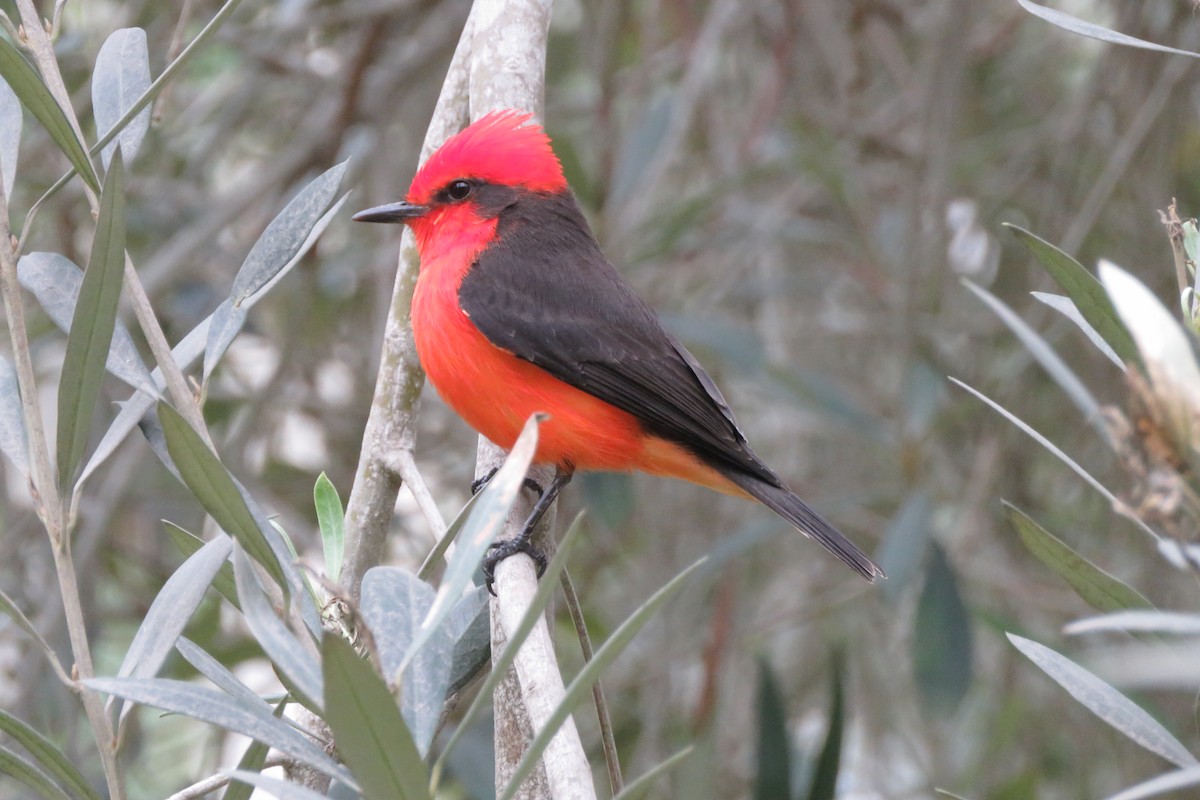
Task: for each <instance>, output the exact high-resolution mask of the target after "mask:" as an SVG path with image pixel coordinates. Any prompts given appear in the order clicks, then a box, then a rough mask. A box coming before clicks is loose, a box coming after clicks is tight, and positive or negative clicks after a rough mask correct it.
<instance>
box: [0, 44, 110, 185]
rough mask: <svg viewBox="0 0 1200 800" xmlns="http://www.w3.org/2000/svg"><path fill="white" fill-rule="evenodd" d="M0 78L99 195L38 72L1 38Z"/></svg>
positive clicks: (91, 171)
mask: <svg viewBox="0 0 1200 800" xmlns="http://www.w3.org/2000/svg"><path fill="white" fill-rule="evenodd" d="M0 78H3V79H4V81H5V82H6V83H7V84H8V85H9V87H10V88H11V89H12V90H13V92H14V93H16V95H17V97H19V98H21V102H22V103H24V105H25V107H26V108H28V109H29V113H31V114H33V116H34V117H35V118H36V119H37V121H38V122H40V123H41V124H42V127H43V128H45V129H46V132H47V133H49V134H50V138H51V139H53V140H54V143H55V144H56V145H58V148H59V149H60V150H62V152H63V154H64V155H66V157H67V160H68V161H70V162H71V166H73V167H74V168H75V171H76V172H78V173H79V175H80V176H81V177H82V178H83V180H84V183H86V184H87V185H88V186H90V187H91V188H92V190H93V191H97V192H98V191H100V182H99V181H98V180H96V170H95V169H94V168H93V167H92V162H91V161H90V160H89V159H88V155H87V151H86V150H84V149H83V144H82V143H81V142H80V141H79V138H78V137H77V136H76V135H75V131H74V129H73V128H71V123H70V122H68V121H67V116H66V114H64V113H63V110H62V109H61V108H59V106H58V103H56V102H54V97H53V96H52V95H51V94H50V90H49V89H47V88H46V84H44V83H42V79H41V77H39V76H38V74H37V71H36V70H35V69H34V68H33V67H32V66H31V65H30V63H29V62H28V61H26V60H25V58H24V56H22V55H21V53H20V51H18V50H17V48H16V47H14V46H13V45H12V43H11V42H9V41H8V40H7V39H5V38H3V37H0Z"/></svg>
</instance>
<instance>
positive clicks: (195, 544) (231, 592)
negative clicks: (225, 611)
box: [162, 519, 242, 611]
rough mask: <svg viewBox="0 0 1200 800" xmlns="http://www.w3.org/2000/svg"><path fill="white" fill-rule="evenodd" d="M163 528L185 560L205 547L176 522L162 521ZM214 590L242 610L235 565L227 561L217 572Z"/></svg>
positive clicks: (197, 537) (194, 535) (200, 540)
mask: <svg viewBox="0 0 1200 800" xmlns="http://www.w3.org/2000/svg"><path fill="white" fill-rule="evenodd" d="M162 524H163V528H164V529H165V530H166V531H167V535H168V536H170V537H171V541H173V542H174V543H175V546H176V547H178V548H179V552H181V553H183V555H184V558H190V557H191V556H192V554H193V553H195V552H196V551H197V550H199V549H200V548H201V547H203V546H204V540H203V539H201V538H200V537H199V536H197V535H196V534H194V533H192V532H191V531H186V530H184V529H183V528H181V527H179V526H178V525H176V524H175V523H174V522H168V521H167V520H165V519H164V520H162ZM212 588H213V589H215V590H216V591H217V593H218V594H219V595H221V596H222V597H224V598H225V599H226V600H228V601H229V602H230V603H232V604H233V607H234V608H236V609H237V610H239V611H241V610H242V604H241V602H240V601H239V600H238V596H237V586H236V585H235V583H234V580H233V565H232V564H230V563H229V562H228V561H226V562H225V563H224V564H222V565H221V568H220V569H219V570H217V575H216V577H215V578H213V579H212Z"/></svg>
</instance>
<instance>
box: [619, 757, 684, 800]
mask: <svg viewBox="0 0 1200 800" xmlns="http://www.w3.org/2000/svg"><path fill="white" fill-rule="evenodd" d="M694 750H695V745H688V746H687V747H685V748H683V749H682V750H680V751H679V752H678V753H675V754H674V755H673V756H671V757H669V758H667V759H664V760H663V761H661V762H659V763H658V764H656V765H655V766H653V767H651V768H650V769H648V770H646V772H645V773H644V774H642V775H641V776H639V777H638V778H637V779H636V780H633V781H630V782H629V783H627V784H625V788H624V789H622V790H621V792H620V794H618V795H617V796H616V797H614V798H613V800H641V799H642V798H643V797H645V796H646V795H647V794H649V792H650V790H651V789H652V788H653V787H654V783H655V781H657V780H658V779H659V778H661V777H662V776H664V775H666V774H667V773H668V772H670V771H671V770H673V769H675V768H676V767H678V766H679V765H680V764H682V763H683V762H684V761H685V760H687V758H688V756H690V755H691V754H692V752H693V751H694Z"/></svg>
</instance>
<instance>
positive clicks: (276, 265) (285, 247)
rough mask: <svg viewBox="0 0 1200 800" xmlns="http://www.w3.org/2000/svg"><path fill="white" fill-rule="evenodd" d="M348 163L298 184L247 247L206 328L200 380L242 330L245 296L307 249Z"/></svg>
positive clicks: (264, 283) (248, 295)
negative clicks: (223, 299) (224, 299)
mask: <svg viewBox="0 0 1200 800" xmlns="http://www.w3.org/2000/svg"><path fill="white" fill-rule="evenodd" d="M349 163H350V162H349V161H343V162H342V163H340V164H338V165H337V166H334V167H331V168H330V169H328V170H326V171H325V172H324V173H322V174H321V175H320V176H318V177H317V178H316V179H314V180H313V181H312V182H310V183H309V184H308V185H307V186H305V187H304V188H303V189H301V190H300V192H299V193H298V194H297V195H296V196H295V197H293V198H292V200H291V202H289V203H288V204H287V206H285V207H284V209H283V211H281V212H279V214H278V216H276V217H275V219H273V220H271V222H270V224H268V225H267V228H266V230H264V231H263V233H262V235H261V236H260V237H259V238H258V241H256V242H255V243H254V246H253V247H251V248H250V252H249V254H247V256H246V260H245V261H244V262H242V266H241V267H240V268H239V269H238V273H237V275H236V276H235V277H234V279H233V288H232V289H231V290H230V292H229V300H228V301H227V302H228V304H229V309H228V310H227V311H225V312H224V313H222V314H221V315H219V316H218V317H217V318H215V319H214V323H213V325H212V327H211V328H209V337H208V344H207V346H206V347H205V352H204V380H206V381H207V380H208V377H209V375H211V374H212V370H213V367H215V366H216V363H217V361H218V360H219V359H220V358H221V356H222V355H224V353H225V350H226V349H227V348H228V347H229V344H230V342H232V341H233V339H234V337H235V336H236V335H237V334H238V332H239V331H240V330H241V328H242V325H243V324H244V322H245V319H246V314H245V310H244V309H243V308H242V305H243V304H244V303H245V301H246V299H247V298H248V297H250V296H251V295H253V294H255V293H256V292H258V291H259V290H260V289H262V288H263V287H264V286H266V285H267V284H268V283H269V282H270V281H271V280H272V279H273V278H274V277H275V276H276V274H277V273H279V272H280V271H281V270H282V269H283V268H284V267H285V266H286V265H288V264H289V263H291V262H292V261H293V259H294V258H296V256H297V255H298V254H299V253H301V252H302V251H303V250H305V249H307V248H305V245H306V244H308V243H310V242H311V238H310V234H312V232H313V230H314V228H315V227H316V226H317V224H318V222H319V221H321V219H322V216H323V215H324V214H325V212H326V210H327V209H328V208H329V205H330V203H332V202H333V198H334V197H335V196H336V194H337V190H338V185H339V184H340V183H341V181H342V176H343V175H344V174H345V172H346V167H347V166H349ZM222 305H224V304H222ZM218 320H219V323H218Z"/></svg>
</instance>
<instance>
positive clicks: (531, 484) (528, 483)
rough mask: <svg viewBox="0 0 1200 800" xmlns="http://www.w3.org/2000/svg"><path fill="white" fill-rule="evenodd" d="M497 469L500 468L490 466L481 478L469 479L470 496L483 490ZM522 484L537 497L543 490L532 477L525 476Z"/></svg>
mask: <svg viewBox="0 0 1200 800" xmlns="http://www.w3.org/2000/svg"><path fill="white" fill-rule="evenodd" d="M498 469H500V468H499V467H492V468H491V470H490V471H489V472H488V474H487V475H484V476H483V477H482V478H476V479H475V480H473V481H471V496H472V497H474V496H475V495H477V494H479V493H480V492H482V491H483V487H485V486H487V485H488V482H489V481H491V479H492V478H494V477H496V470H498ZM523 485H524V486H525V488H526V489H528V490H529V491H531V492H533V493H534V494H536V495H537V496H538V497H541V496H542V491H543V489H542V485H541V484H540V483H538V482H537V481H535V480H534V479H533V478H526V479H525V481H524V484H523Z"/></svg>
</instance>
